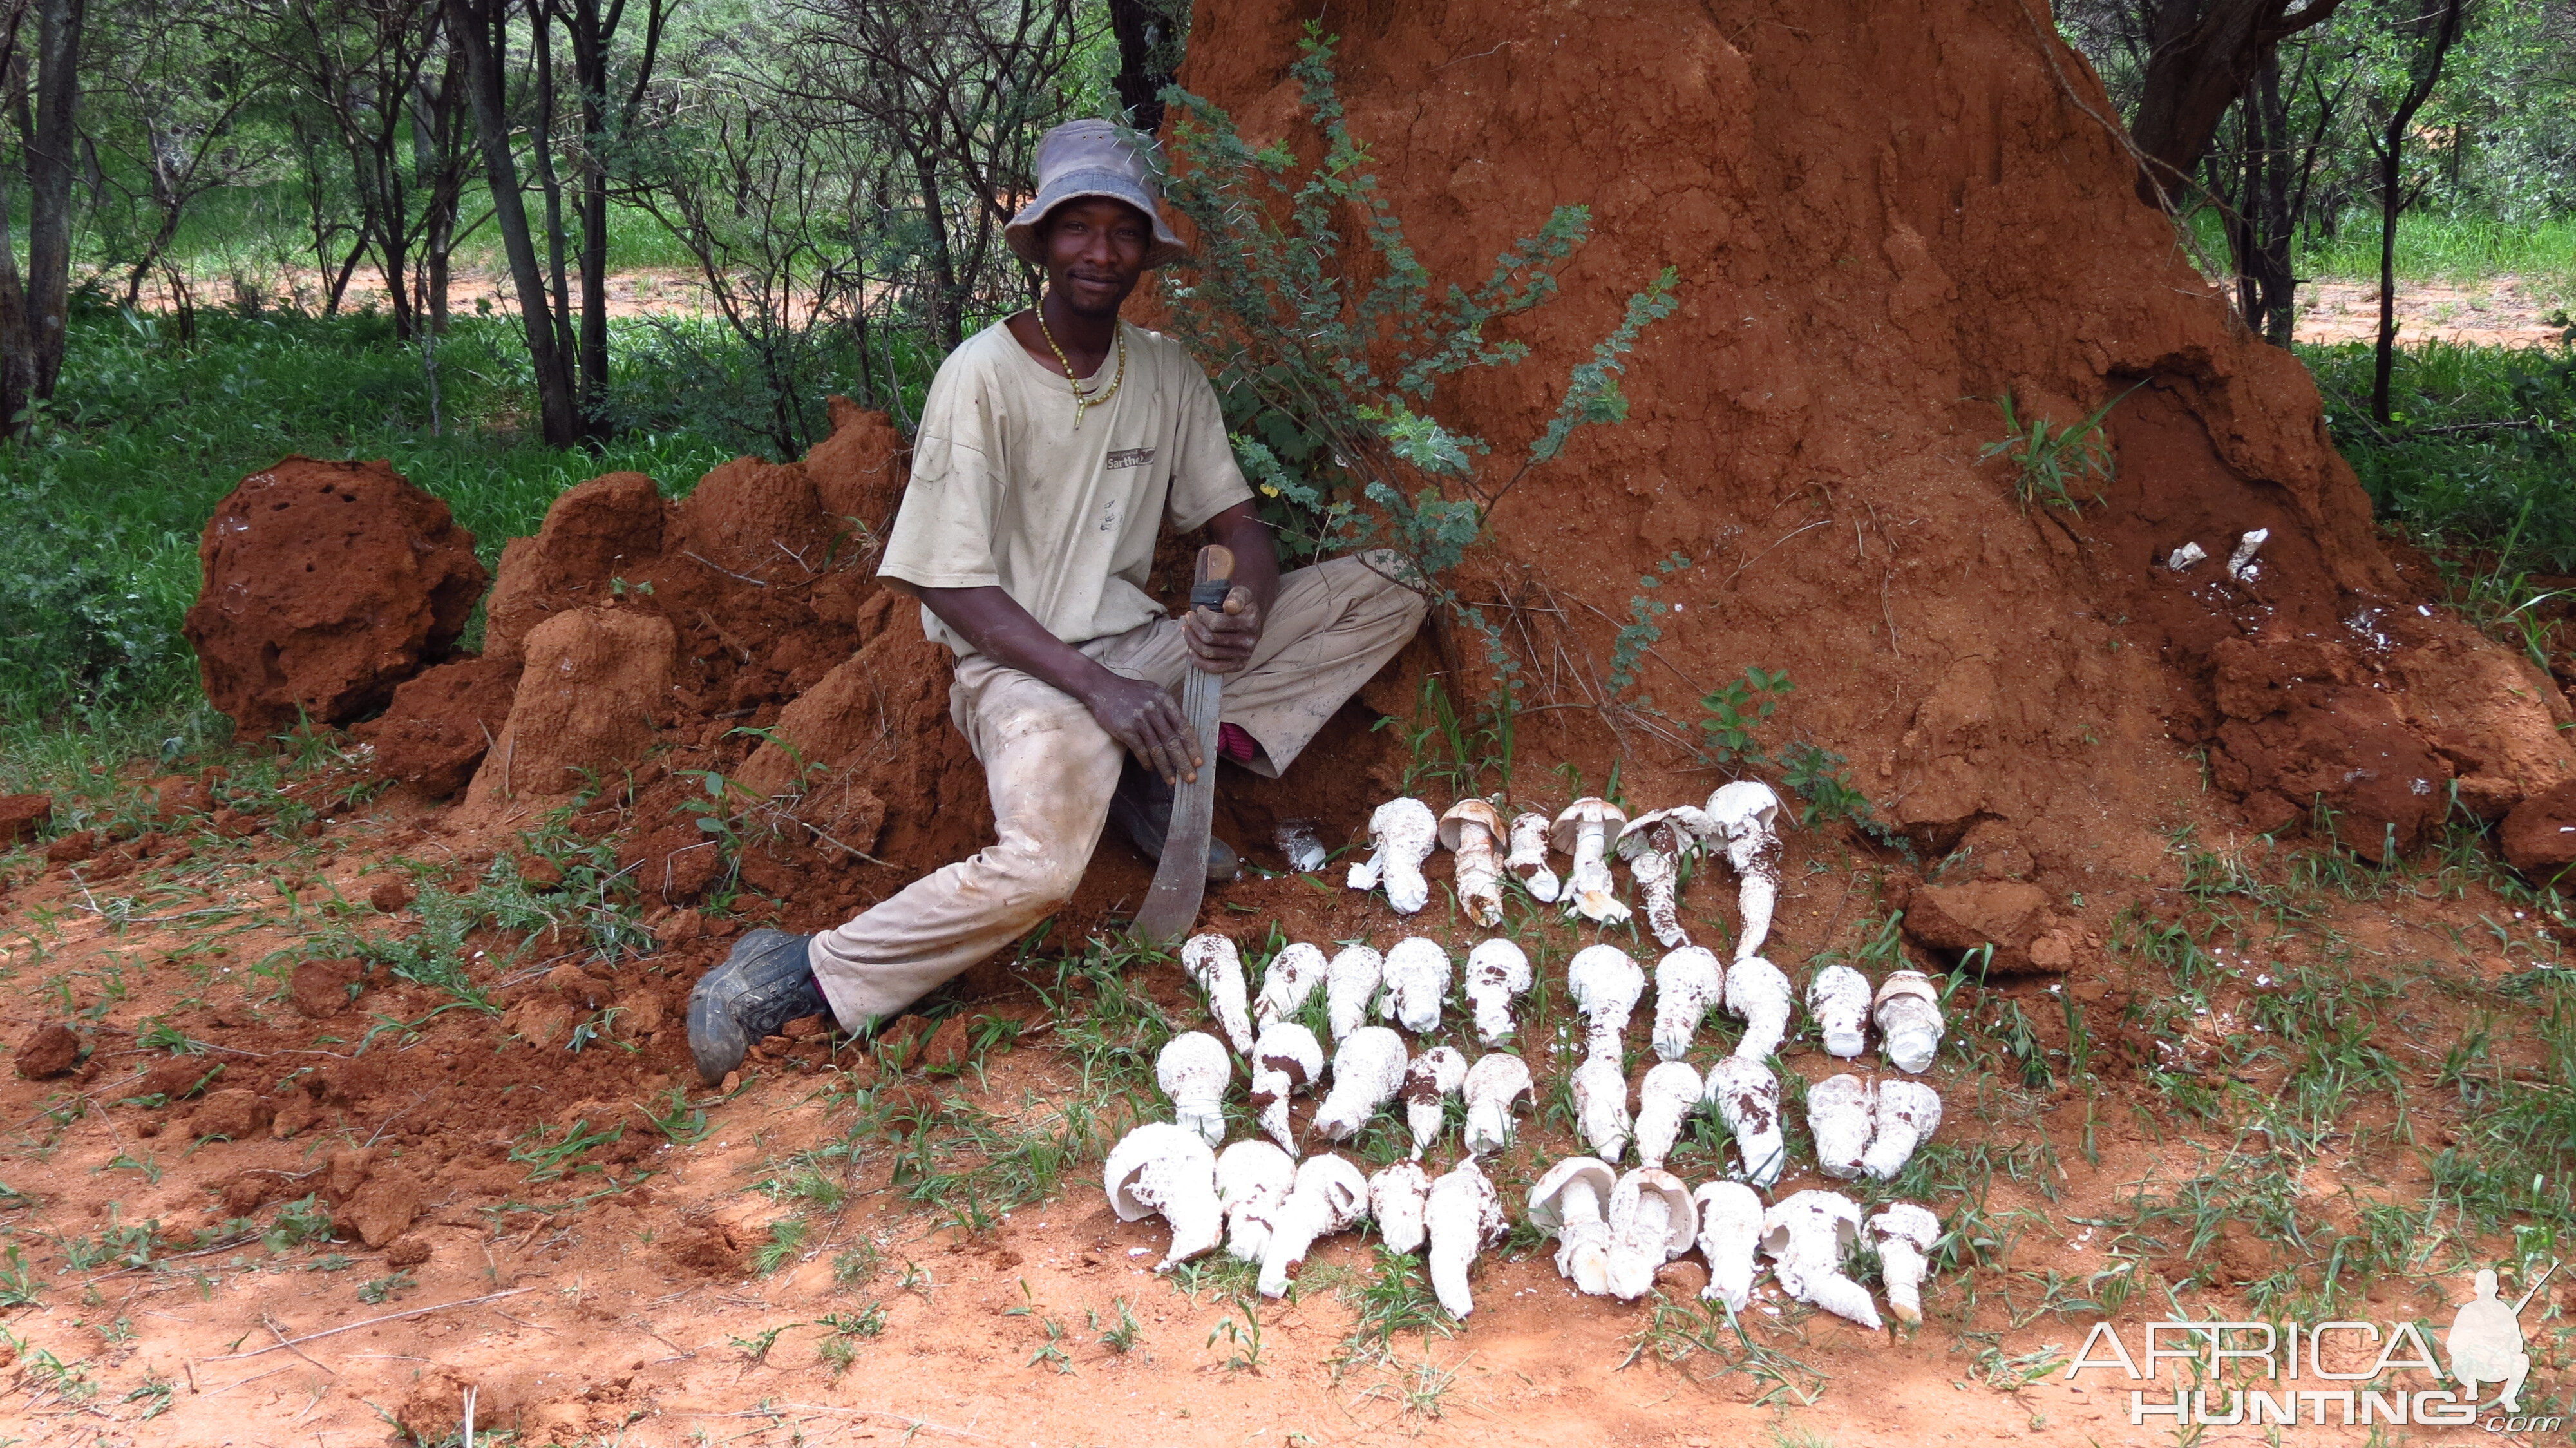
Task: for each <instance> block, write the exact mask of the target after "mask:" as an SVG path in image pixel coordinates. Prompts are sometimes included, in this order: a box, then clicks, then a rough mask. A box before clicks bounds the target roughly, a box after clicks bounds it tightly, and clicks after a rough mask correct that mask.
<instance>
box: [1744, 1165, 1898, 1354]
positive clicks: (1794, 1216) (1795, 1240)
mask: <svg viewBox="0 0 2576 1448" xmlns="http://www.w3.org/2000/svg"><path fill="white" fill-rule="evenodd" d="M1859 1235H1860V1208H1858V1207H1856V1206H1853V1205H1852V1204H1851V1201H1850V1200H1849V1199H1848V1198H1846V1197H1843V1196H1841V1195H1838V1194H1836V1193H1834V1192H1817V1191H1806V1192H1799V1193H1797V1194H1795V1195H1793V1196H1791V1197H1789V1198H1788V1199H1787V1200H1785V1201H1782V1202H1780V1203H1779V1204H1777V1205H1775V1206H1774V1207H1772V1208H1771V1210H1770V1211H1769V1212H1768V1213H1766V1214H1765V1215H1764V1216H1763V1218H1762V1251H1763V1253H1764V1255H1766V1256H1768V1257H1770V1258H1771V1260H1772V1263H1773V1266H1772V1268H1771V1270H1772V1272H1773V1273H1774V1274H1775V1275H1777V1276H1778V1277H1779V1279H1780V1286H1781V1288H1782V1289H1783V1290H1785V1291H1786V1292H1787V1293H1788V1294H1789V1295H1790V1296H1791V1297H1794V1298H1796V1299H1798V1300H1799V1301H1800V1302H1803V1303H1806V1304H1807V1305H1808V1306H1810V1307H1821V1308H1823V1309H1824V1310H1825V1311H1827V1312H1830V1313H1833V1314H1835V1315H1836V1316H1838V1317H1847V1318H1850V1319H1851V1320H1852V1321H1854V1322H1857V1323H1859V1324H1860V1325H1861V1326H1863V1327H1869V1328H1875V1327H1877V1326H1878V1308H1877V1306H1876V1305H1875V1304H1874V1303H1872V1302H1871V1301H1870V1300H1869V1289H1868V1288H1866V1287H1863V1286H1861V1285H1860V1284H1859V1283H1857V1282H1854V1281H1853V1280H1851V1279H1850V1278H1849V1277H1846V1276H1844V1275H1843V1258H1844V1256H1845V1255H1846V1254H1848V1253H1849V1252H1850V1251H1851V1246H1852V1242H1853V1241H1854V1240H1855V1239H1856V1238H1858V1237H1859Z"/></svg>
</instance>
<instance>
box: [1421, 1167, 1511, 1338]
mask: <svg viewBox="0 0 2576 1448" xmlns="http://www.w3.org/2000/svg"><path fill="white" fill-rule="evenodd" d="M1427 1215H1428V1216H1429V1217H1430V1228H1431V1291H1432V1293H1433V1294H1434V1295H1436V1296H1437V1297H1438V1298H1439V1299H1440V1305H1441V1306H1442V1307H1445V1308H1447V1309H1448V1310H1449V1315H1450V1316H1452V1317H1465V1316H1466V1315H1467V1314H1468V1313H1470V1312H1473V1311H1475V1310H1476V1300H1475V1298H1474V1297H1472V1296H1471V1295H1469V1293H1468V1291H1467V1267H1468V1264H1470V1263H1472V1262H1474V1261H1475V1260H1476V1253H1477V1252H1479V1251H1481V1250H1483V1249H1484V1248H1486V1247H1489V1246H1492V1245H1493V1244H1494V1243H1496V1242H1499V1241H1501V1240H1502V1237H1503V1233H1504V1231H1506V1230H1507V1229H1508V1228H1509V1227H1510V1225H1511V1223H1510V1222H1509V1221H1508V1220H1506V1219H1505V1218H1504V1216H1503V1203H1502V1199H1501V1198H1500V1197H1497V1196H1496V1195H1495V1194H1494V1184H1493V1183H1492V1182H1489V1181H1487V1180H1485V1174H1484V1173H1483V1172H1482V1171H1479V1170H1477V1168H1476V1159H1475V1158H1474V1157H1469V1158H1468V1159H1467V1160H1465V1161H1462V1162H1460V1163H1458V1165H1457V1166H1456V1167H1455V1168H1453V1169H1452V1170H1451V1171H1450V1172H1449V1173H1448V1174H1447V1175H1445V1176H1443V1177H1441V1178H1440V1180H1438V1181H1436V1182H1433V1183H1432V1184H1431V1204H1430V1207H1429V1210H1428V1212H1427Z"/></svg>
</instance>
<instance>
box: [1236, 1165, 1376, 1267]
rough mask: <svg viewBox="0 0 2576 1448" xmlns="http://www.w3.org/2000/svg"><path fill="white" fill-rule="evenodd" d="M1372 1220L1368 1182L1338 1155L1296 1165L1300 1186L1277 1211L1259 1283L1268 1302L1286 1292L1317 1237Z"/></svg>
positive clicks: (1358, 1170) (1291, 1190) (1289, 1194)
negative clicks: (1292, 1273) (1291, 1276)
mask: <svg viewBox="0 0 2576 1448" xmlns="http://www.w3.org/2000/svg"><path fill="white" fill-rule="evenodd" d="M1367 1216H1368V1178H1367V1177H1365V1176H1362V1175H1361V1174H1360V1169H1359V1168H1358V1167H1355V1166H1353V1165H1351V1164H1350V1163H1349V1162H1347V1161H1344V1160H1343V1159H1342V1158H1340V1157H1338V1156H1332V1155H1324V1156H1310V1157H1308V1158H1306V1159H1305V1160H1304V1161H1301V1162H1299V1163H1298V1164H1297V1185H1296V1186H1295V1187H1293V1188H1291V1189H1290V1191H1289V1193H1288V1200H1287V1202H1286V1203H1285V1204H1284V1205H1282V1206H1281V1207H1280V1208H1279V1220H1278V1222H1277V1224H1276V1225H1274V1226H1273V1227H1272V1228H1271V1231H1270V1250H1269V1251H1268V1252H1267V1253H1265V1254H1263V1256H1262V1258H1261V1277H1260V1280H1259V1281H1258V1282H1257V1283H1256V1284H1255V1285H1256V1286H1257V1287H1258V1289H1259V1291H1260V1293H1261V1295H1262V1296H1264V1297H1277V1296H1279V1295H1280V1294H1281V1293H1284V1292H1286V1291H1287V1290H1288V1273H1289V1270H1290V1269H1291V1268H1293V1267H1295V1266H1296V1265H1297V1264H1298V1263H1300V1262H1303V1261H1305V1260H1306V1249H1307V1248H1309V1247H1312V1246H1313V1245H1315V1239H1316V1238H1318V1237H1329V1236H1331V1235H1333V1234H1334V1233H1335V1232H1347V1231H1349V1230H1350V1229H1351V1228H1353V1227H1355V1226H1357V1225H1359V1223H1360V1222H1361V1221H1362V1220H1363V1219H1364V1218H1366V1217H1367Z"/></svg>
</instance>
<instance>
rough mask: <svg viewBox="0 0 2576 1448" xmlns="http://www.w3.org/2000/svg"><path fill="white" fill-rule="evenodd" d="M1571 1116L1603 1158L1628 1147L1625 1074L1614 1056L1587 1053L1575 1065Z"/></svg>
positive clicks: (1613, 1158) (1615, 1158)
mask: <svg viewBox="0 0 2576 1448" xmlns="http://www.w3.org/2000/svg"><path fill="white" fill-rule="evenodd" d="M1574 1120H1575V1124H1576V1125H1577V1126H1579V1127H1580V1128H1581V1129H1582V1131H1583V1140H1584V1142H1585V1144H1587V1145H1589V1146H1590V1147H1591V1148H1592V1151H1593V1154H1594V1155H1596V1156H1598V1157H1600V1158H1601V1159H1602V1160H1603V1161H1607V1162H1616V1161H1618V1160H1619V1157H1620V1154H1621V1153H1622V1152H1625V1151H1626V1150H1627V1149H1628V1078H1627V1077H1626V1076H1624V1075H1622V1074H1620V1071H1619V1058H1618V1057H1617V1056H1615V1055H1614V1056H1586V1057H1584V1058H1583V1064H1582V1065H1580V1066H1577V1067H1575V1068H1574Z"/></svg>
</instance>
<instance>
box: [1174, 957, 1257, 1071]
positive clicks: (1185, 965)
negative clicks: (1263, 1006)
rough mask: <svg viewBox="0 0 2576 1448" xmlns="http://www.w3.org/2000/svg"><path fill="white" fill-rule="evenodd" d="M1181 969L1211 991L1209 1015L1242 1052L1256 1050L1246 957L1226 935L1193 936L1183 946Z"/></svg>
mask: <svg viewBox="0 0 2576 1448" xmlns="http://www.w3.org/2000/svg"><path fill="white" fill-rule="evenodd" d="M1181 969H1182V970H1184V971H1186V972H1188V973H1189V977H1190V979H1192V980H1194V981H1197V982H1198V983H1199V988H1200V989H1202V990H1204V991H1206V992H1207V999H1208V1014H1209V1015H1211V1016H1214V1017H1215V1018H1216V1024H1217V1029H1218V1030H1221V1031H1223V1032H1225V1038H1226V1040H1228V1041H1230V1042H1232V1043H1233V1045H1234V1048H1235V1049H1236V1050H1238V1051H1241V1052H1244V1053H1245V1054H1247V1055H1249V1054H1250V1053H1251V1051H1252V1005H1251V1000H1250V992H1248V991H1247V990H1246V989H1245V987H1244V984H1243V957H1242V956H1241V955H1239V954H1237V953H1236V952H1235V948H1234V942H1233V941H1232V940H1230V939H1228V938H1227V937H1225V936H1222V935H1193V936H1191V937H1190V938H1189V939H1188V940H1186V941H1184V942H1182V944H1181Z"/></svg>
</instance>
